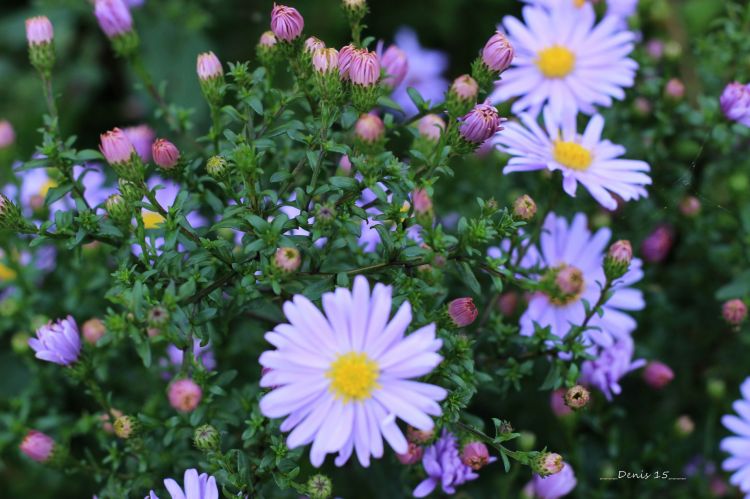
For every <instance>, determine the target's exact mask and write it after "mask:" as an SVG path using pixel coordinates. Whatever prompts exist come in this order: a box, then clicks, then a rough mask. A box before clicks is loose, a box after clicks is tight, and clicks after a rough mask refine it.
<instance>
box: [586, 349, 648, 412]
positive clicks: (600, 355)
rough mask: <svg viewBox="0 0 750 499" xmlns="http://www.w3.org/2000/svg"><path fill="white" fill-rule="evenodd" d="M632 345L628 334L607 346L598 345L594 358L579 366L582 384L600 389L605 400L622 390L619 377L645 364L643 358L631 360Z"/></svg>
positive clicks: (610, 398)
mask: <svg viewBox="0 0 750 499" xmlns="http://www.w3.org/2000/svg"><path fill="white" fill-rule="evenodd" d="M633 352H634V345H633V340H632V339H631V338H630V336H623V337H621V338H618V339H617V341H616V342H615V343H614V344H612V345H610V346H608V347H600V348H599V349H598V352H597V353H596V358H595V359H594V360H587V361H585V362H584V363H583V365H582V366H581V379H580V380H579V381H580V382H581V383H582V384H585V385H590V386H593V387H595V388H598V389H599V390H601V392H602V393H603V394H604V396H605V397H607V400H612V396H613V395H619V394H620V392H622V388H621V387H620V379H621V378H622V377H623V376H625V375H626V374H628V373H629V372H630V371H633V370H635V369H638V368H640V367H642V366H643V365H645V364H646V361H645V360H643V359H639V360H636V361H634V360H633Z"/></svg>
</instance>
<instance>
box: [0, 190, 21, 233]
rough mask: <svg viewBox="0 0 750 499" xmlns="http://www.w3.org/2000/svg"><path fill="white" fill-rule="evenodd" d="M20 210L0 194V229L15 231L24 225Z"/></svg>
mask: <svg viewBox="0 0 750 499" xmlns="http://www.w3.org/2000/svg"><path fill="white" fill-rule="evenodd" d="M26 223H27V222H26V220H25V219H24V218H23V214H22V213H21V209H20V208H19V207H18V206H16V204H15V203H14V202H13V201H11V200H10V199H8V196H6V195H5V194H3V193H0V229H9V230H16V229H19V228H21V227H23V226H24V225H26Z"/></svg>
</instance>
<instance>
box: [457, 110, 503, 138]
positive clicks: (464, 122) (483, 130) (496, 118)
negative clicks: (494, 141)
mask: <svg viewBox="0 0 750 499" xmlns="http://www.w3.org/2000/svg"><path fill="white" fill-rule="evenodd" d="M502 122H503V119H502V118H501V117H500V115H499V114H498V113H497V109H496V108H495V106H492V105H490V104H477V105H476V106H474V109H472V110H471V111H469V114H467V115H466V116H464V117H463V118H461V126H460V127H459V132H460V133H461V137H463V138H464V140H466V141H468V142H472V143H474V144H481V143H482V142H484V141H485V140H487V139H489V138H490V137H492V136H493V135H495V134H496V133H497V132H499V131H500V130H502V129H503V127H502V126H500V124H501V123H502Z"/></svg>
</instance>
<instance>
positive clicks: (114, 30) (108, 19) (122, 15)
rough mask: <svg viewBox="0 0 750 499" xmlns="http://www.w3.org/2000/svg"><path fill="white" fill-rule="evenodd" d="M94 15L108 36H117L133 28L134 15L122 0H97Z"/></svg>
mask: <svg viewBox="0 0 750 499" xmlns="http://www.w3.org/2000/svg"><path fill="white" fill-rule="evenodd" d="M94 15H95V16H96V20H97V21H99V26H100V27H101V28H102V31H104V34H105V35H107V37H108V38H115V37H118V36H121V35H125V34H127V33H130V32H131V31H132V30H133V17H132V16H131V15H130V9H128V6H127V5H125V4H124V3H123V1H122V0H96V5H95V6H94Z"/></svg>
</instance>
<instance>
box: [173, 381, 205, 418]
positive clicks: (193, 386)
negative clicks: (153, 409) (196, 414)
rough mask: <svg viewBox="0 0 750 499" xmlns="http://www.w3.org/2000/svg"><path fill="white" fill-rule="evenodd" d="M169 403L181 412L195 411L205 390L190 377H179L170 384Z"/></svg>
mask: <svg viewBox="0 0 750 499" xmlns="http://www.w3.org/2000/svg"><path fill="white" fill-rule="evenodd" d="M167 395H168V398H169V404H170V405H171V406H172V407H173V408H175V409H176V410H178V411H179V412H185V413H187V412H193V411H194V410H195V408H196V407H198V404H200V403H201V399H202V398H203V390H201V387H200V386H198V384H197V383H196V382H195V381H193V380H192V379H189V378H184V379H178V380H177V381H174V382H173V383H172V384H170V385H169V389H168V392H167Z"/></svg>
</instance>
